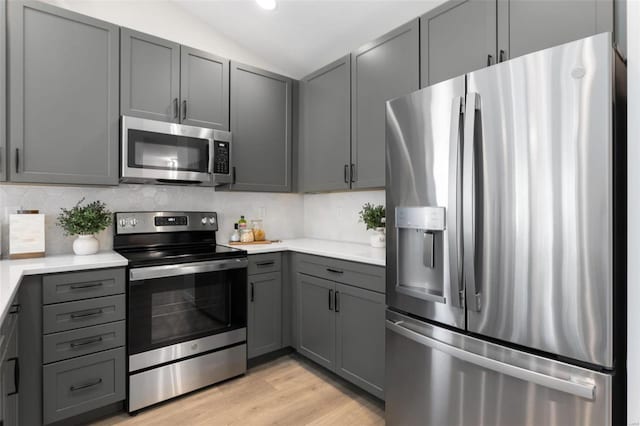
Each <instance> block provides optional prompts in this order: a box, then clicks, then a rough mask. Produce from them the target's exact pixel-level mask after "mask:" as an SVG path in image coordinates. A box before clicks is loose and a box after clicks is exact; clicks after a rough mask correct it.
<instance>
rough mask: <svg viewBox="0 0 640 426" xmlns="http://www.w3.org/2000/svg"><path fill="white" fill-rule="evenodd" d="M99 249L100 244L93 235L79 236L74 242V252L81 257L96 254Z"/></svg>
mask: <svg viewBox="0 0 640 426" xmlns="http://www.w3.org/2000/svg"><path fill="white" fill-rule="evenodd" d="M99 248H100V244H99V243H98V240H97V239H96V237H94V236H93V235H78V238H76V239H75V240H73V252H74V253H75V254H77V255H79V256H84V255H87V254H95V253H97V252H98V249H99Z"/></svg>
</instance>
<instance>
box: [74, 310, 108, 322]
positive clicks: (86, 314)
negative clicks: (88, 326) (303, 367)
mask: <svg viewBox="0 0 640 426" xmlns="http://www.w3.org/2000/svg"><path fill="white" fill-rule="evenodd" d="M103 313H104V311H103V310H102V309H100V308H99V309H93V310H91V311H85V312H74V313H72V314H71V315H70V317H71V319H84V318H88V317H95V316H97V315H102V314H103Z"/></svg>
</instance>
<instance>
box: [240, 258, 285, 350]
mask: <svg viewBox="0 0 640 426" xmlns="http://www.w3.org/2000/svg"><path fill="white" fill-rule="evenodd" d="M247 293H248V297H249V306H248V309H247V314H248V315H247V316H248V318H247V328H248V330H247V331H248V334H247V352H248V358H255V357H257V356H259V355H263V354H266V353H269V352H273V351H276V350H278V349H280V348H281V347H282V274H281V272H280V271H278V272H269V273H265V274H257V275H250V276H249V288H248V291H247Z"/></svg>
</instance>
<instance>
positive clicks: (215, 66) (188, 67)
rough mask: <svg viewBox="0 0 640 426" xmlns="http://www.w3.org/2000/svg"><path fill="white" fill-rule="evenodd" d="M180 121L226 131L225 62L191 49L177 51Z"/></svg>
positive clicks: (184, 48) (226, 61) (184, 47)
mask: <svg viewBox="0 0 640 426" xmlns="http://www.w3.org/2000/svg"><path fill="white" fill-rule="evenodd" d="M180 97H181V99H182V104H181V113H182V116H181V117H180V121H181V122H182V124H188V125H189V126H200V127H209V128H212V129H219V130H228V129H229V60H228V59H225V58H221V57H219V56H216V55H213V54H211V53H208V52H203V51H202V50H198V49H194V48H192V47H187V46H182V47H181V48H180Z"/></svg>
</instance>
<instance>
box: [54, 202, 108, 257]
mask: <svg viewBox="0 0 640 426" xmlns="http://www.w3.org/2000/svg"><path fill="white" fill-rule="evenodd" d="M83 201H84V198H83V199H81V200H80V201H78V203H77V204H76V205H75V206H74V207H73V208H71V209H65V208H62V209H60V210H61V211H62V212H61V213H60V214H59V215H58V226H59V227H61V228H62V230H63V231H64V234H65V235H77V238H76V239H75V240H74V241H73V252H74V253H75V254H77V255H86V254H94V253H97V252H98V249H99V247H100V245H99V243H98V240H97V239H96V237H95V234H97V233H98V232H100V231H102V230H104V229H106V228H107V227H108V226H109V225H111V212H110V211H109V210H107V206H106V204H105V203H103V202H100V201H94V202H92V203H89V204H87V205H84V206H82V205H81V204H82V202H83Z"/></svg>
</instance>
